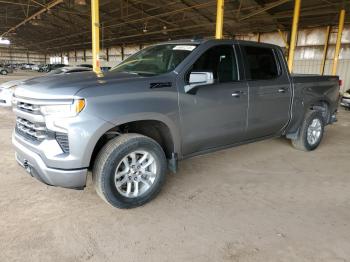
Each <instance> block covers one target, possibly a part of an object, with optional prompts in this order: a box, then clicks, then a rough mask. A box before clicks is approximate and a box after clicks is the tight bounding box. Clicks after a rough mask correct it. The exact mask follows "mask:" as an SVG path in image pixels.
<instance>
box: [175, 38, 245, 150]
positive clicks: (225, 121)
mask: <svg viewBox="0 0 350 262" xmlns="http://www.w3.org/2000/svg"><path fill="white" fill-rule="evenodd" d="M192 72H207V73H212V74H213V77H214V83H213V84H207V85H200V86H197V87H196V90H195V92H186V91H185V89H186V87H187V86H188V84H189V81H190V75H191V73H192ZM179 94H180V97H179V107H180V120H181V133H182V134H181V135H182V152H183V155H184V156H186V155H191V154H195V153H197V152H201V151H205V150H210V149H214V148H217V147H223V146H227V145H230V144H234V143H237V142H240V141H242V140H243V139H244V132H245V130H246V125H247V106H248V87H247V83H246V82H245V81H239V72H238V66H237V61H236V55H235V51H234V47H233V45H216V46H214V47H212V48H210V49H208V50H207V51H205V52H204V53H202V54H201V55H200V57H198V59H197V61H196V62H195V63H194V64H193V65H192V66H190V68H189V69H188V70H187V71H186V75H185V81H184V82H183V84H182V85H181V86H179Z"/></svg>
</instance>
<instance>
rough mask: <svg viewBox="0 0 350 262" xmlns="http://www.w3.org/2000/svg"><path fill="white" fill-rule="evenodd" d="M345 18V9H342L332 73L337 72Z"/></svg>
mask: <svg viewBox="0 0 350 262" xmlns="http://www.w3.org/2000/svg"><path fill="white" fill-rule="evenodd" d="M344 20H345V10H344V9H342V10H341V11H340V15H339V26H338V35H337V43H336V45H335V52H334V60H333V67H332V75H336V74H337V67H338V59H339V53H340V46H341V37H342V34H343V29H344Z"/></svg>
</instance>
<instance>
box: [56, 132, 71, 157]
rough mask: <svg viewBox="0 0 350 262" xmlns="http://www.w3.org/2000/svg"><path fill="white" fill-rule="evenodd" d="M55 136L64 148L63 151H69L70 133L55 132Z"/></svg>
mask: <svg viewBox="0 0 350 262" xmlns="http://www.w3.org/2000/svg"><path fill="white" fill-rule="evenodd" d="M55 138H56V141H57V142H58V144H59V145H60V147H61V148H62V150H63V152H65V153H69V141H68V135H67V134H65V133H58V132H57V133H55Z"/></svg>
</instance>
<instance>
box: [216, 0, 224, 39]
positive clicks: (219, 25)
mask: <svg viewBox="0 0 350 262" xmlns="http://www.w3.org/2000/svg"><path fill="white" fill-rule="evenodd" d="M216 8H217V9H216V33H215V38H216V39H222V32H223V27H224V0H217V7H216Z"/></svg>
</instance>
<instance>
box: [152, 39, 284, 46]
mask: <svg viewBox="0 0 350 262" xmlns="http://www.w3.org/2000/svg"><path fill="white" fill-rule="evenodd" d="M208 42H222V43H224V44H225V43H226V44H230V43H232V44H233V43H239V44H249V45H256V46H266V47H274V48H276V47H277V48H280V46H278V45H274V44H268V43H260V42H256V41H246V40H234V39H211V38H193V39H179V40H171V41H167V42H162V43H159V44H183V45H202V44H205V43H208Z"/></svg>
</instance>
